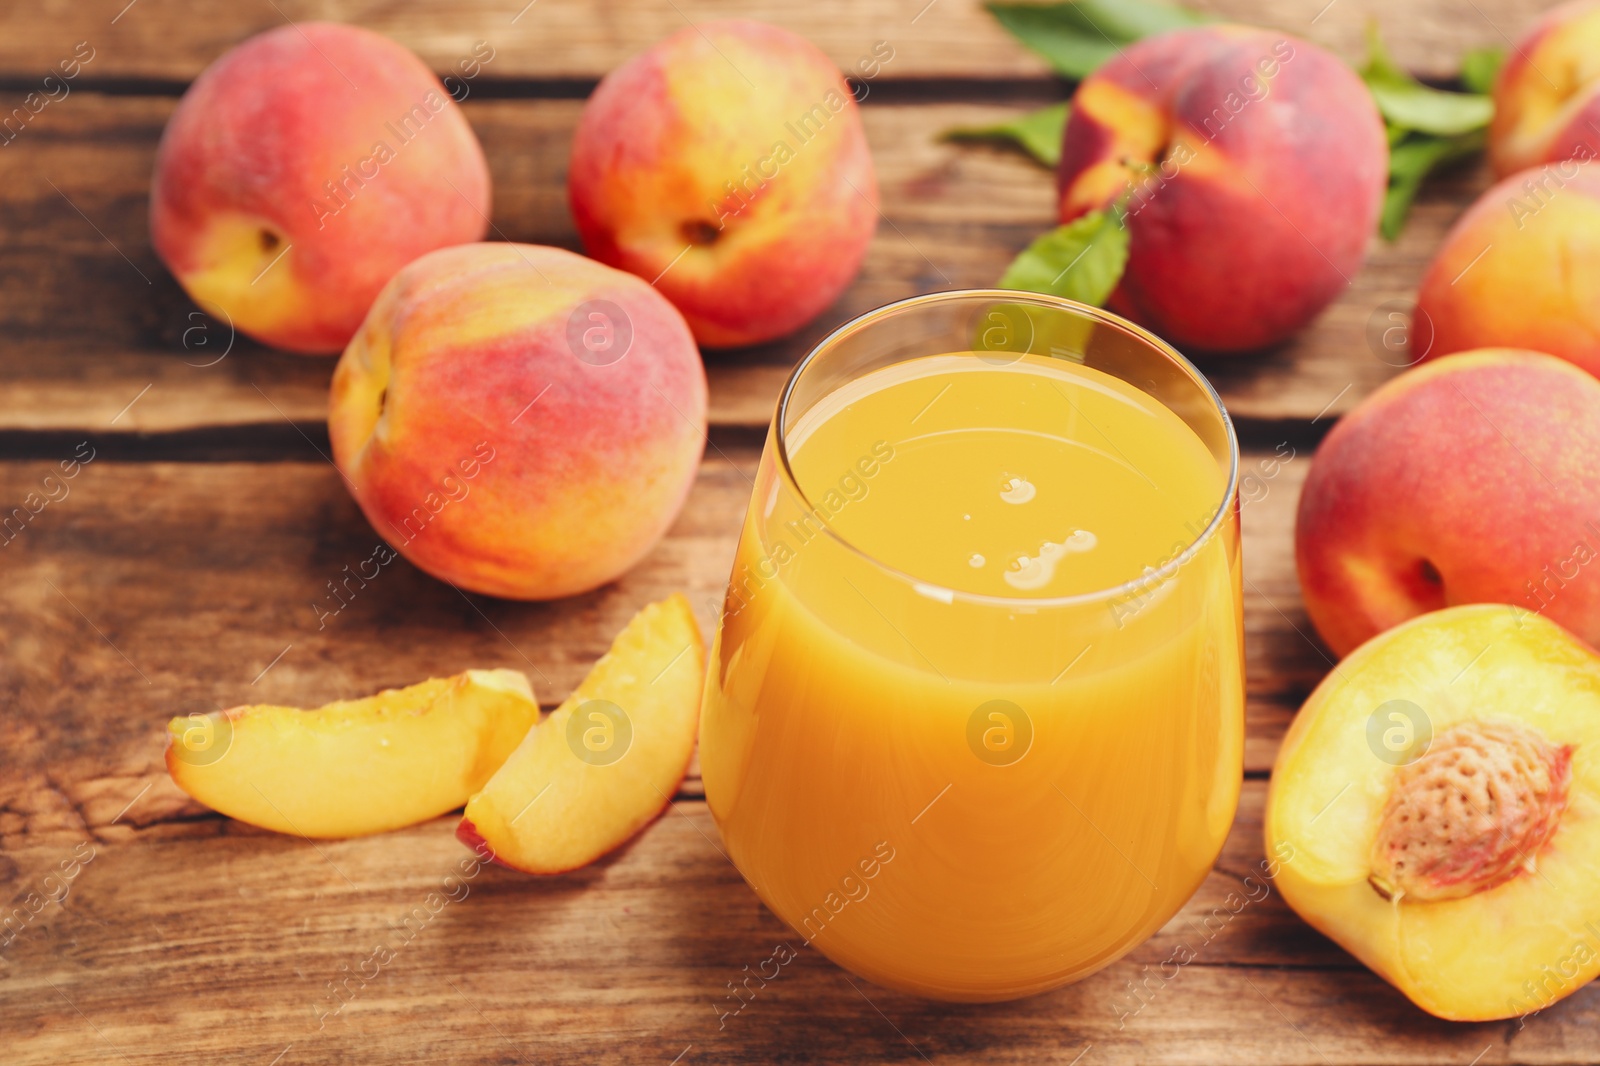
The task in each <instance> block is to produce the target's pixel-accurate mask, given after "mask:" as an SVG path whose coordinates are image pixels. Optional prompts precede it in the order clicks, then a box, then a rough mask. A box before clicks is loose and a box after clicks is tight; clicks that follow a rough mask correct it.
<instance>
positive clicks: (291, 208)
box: [150, 22, 489, 353]
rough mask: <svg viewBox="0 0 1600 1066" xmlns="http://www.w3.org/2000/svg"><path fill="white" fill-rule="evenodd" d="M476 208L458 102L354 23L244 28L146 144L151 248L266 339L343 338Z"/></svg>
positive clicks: (330, 348)
mask: <svg viewBox="0 0 1600 1066" xmlns="http://www.w3.org/2000/svg"><path fill="white" fill-rule="evenodd" d="M488 224H489V170H488V165H487V164H486V163H485V162H484V158H483V150H482V149H481V148H480V147H479V146H478V140H477V138H476V137H475V136H473V133H472V129H471V127H469V126H468V125H467V120H466V119H465V118H464V117H463V116H462V114H461V110H460V108H458V107H457V106H456V104H455V101H453V100H452V99H451V98H450V94H449V93H447V92H446V91H445V89H444V86H443V85H441V84H440V82H439V79H438V78H436V77H435V76H434V75H433V73H432V72H431V71H430V70H428V68H427V67H426V66H425V65H423V62H422V60H420V59H418V58H417V57H416V56H415V55H413V54H412V53H411V52H409V51H407V50H406V49H405V48H403V47H401V46H400V45H398V44H396V43H395V42H393V41H391V40H389V39H388V38H386V37H382V36H380V35H378V34H376V33H372V32H371V31H369V30H364V29H360V28H359V27H356V26H341V25H335V24H333V23H326V22H305V23H297V24H294V25H289V26H281V27H279V28H277V29H275V30H270V31H268V32H266V33H263V34H260V35H259V36H256V37H252V38H250V40H248V41H246V42H245V43H243V44H241V45H239V46H238V47H237V48H235V49H233V50H232V51H230V52H228V53H227V54H226V55H224V56H223V57H222V58H221V59H219V60H217V61H216V62H215V63H213V64H211V66H210V67H208V68H206V70H205V72H204V73H203V74H201V75H200V77H199V78H198V79H197V80H196V81H195V83H194V84H193V85H192V86H190V87H189V91H188V92H186V93H184V95H183V99H182V100H181V101H180V102H179V103H178V107H177V110H176V111H174V112H173V114H172V119H171V121H169V122H168V123H167V128H166V132H165V133H163V134H162V137H161V145H160V148H159V149H158V151H157V153H156V167H155V179H154V188H153V189H152V190H151V194H150V234H151V238H152V239H153V241H154V243H155V248H156V252H157V253H158V254H159V255H160V256H161V259H162V261H163V262H165V263H166V264H167V267H168V268H169V269H170V270H171V271H172V273H173V274H174V275H176V276H177V279H178V281H179V282H180V283H181V284H182V285H183V287H184V289H185V290H187V291H188V293H189V295H190V296H191V297H193V298H194V300H195V302H196V303H198V304H199V305H200V306H201V307H202V308H203V309H205V310H206V311H207V312H208V313H210V314H213V315H219V316H222V317H226V318H227V319H229V320H230V321H231V322H232V324H233V325H235V326H236V327H238V328H239V329H240V330H242V331H243V332H245V333H247V334H249V335H251V336H253V337H255V338H256V339H258V340H260V341H262V342H264V343H266V344H270V345H273V346H275V347H278V348H288V349H291V350H293V351H297V352H308V353H317V352H337V351H339V350H340V349H341V348H343V347H344V346H345V345H346V344H347V343H348V342H349V340H350V338H351V337H352V336H353V335H354V334H355V331H356V327H357V326H359V325H360V324H361V319H362V317H363V316H364V315H365V314H366V313H367V308H368V307H370V306H371V305H372V301H373V298H374V297H376V296H377V295H378V290H379V289H381V288H383V285H384V283H385V282H387V281H388V280H389V279H390V278H391V277H393V276H394V272H395V271H397V270H399V269H400V268H401V267H403V266H405V265H406V264H407V263H409V262H410V261H411V260H413V259H415V258H416V257H417V256H419V255H421V254H423V253H424V252H428V251H432V250H433V249H435V248H442V247H445V246H447V245H452V244H463V243H466V242H468V241H476V240H481V239H482V238H483V235H484V234H485V232H487V229H488Z"/></svg>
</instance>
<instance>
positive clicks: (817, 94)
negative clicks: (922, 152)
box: [567, 21, 878, 347]
mask: <svg viewBox="0 0 1600 1066" xmlns="http://www.w3.org/2000/svg"><path fill="white" fill-rule="evenodd" d="M567 190H568V195H569V197H570V198H571V201H572V211H573V214H574V216H575V217H576V219H577V223H578V231H579V233H581V234H582V236H583V243H584V247H585V248H586V249H587V250H588V252H589V254H591V255H593V256H594V257H595V258H596V259H599V260H600V261H601V262H603V263H608V264H610V265H611V266H614V267H619V268H621V269H623V270H627V271H631V272H632V273H634V274H637V275H639V276H640V277H642V278H645V279H646V280H648V281H651V282H652V283H653V284H655V285H656V287H657V288H659V289H660V290H661V291H662V292H663V293H664V294H665V295H666V296H667V298H668V299H670V300H671V301H672V302H673V303H674V304H676V305H677V307H678V309H679V310H680V311H682V312H683V315H684V317H685V318H686V319H688V321H689V325H690V326H691V327H692V328H693V330H694V335H695V337H696V339H697V340H699V342H700V343H701V344H704V345H707V346H709V347H733V346H738V345H746V344H756V343H759V342H761V341H767V340H771V339H773V338H775V337H781V336H783V335H784V334H786V333H791V332H793V331H794V330H796V329H798V328H800V327H801V326H802V325H804V324H805V323H807V322H809V321H810V320H811V319H813V318H815V317H816V316H817V315H818V314H820V313H821V312H822V311H823V310H824V309H825V308H827V307H828V305H829V304H831V303H833V301H834V300H835V299H837V298H838V296H839V294H840V293H841V292H843V291H844V289H845V287H846V286H847V285H849V284H850V281H851V279H853V278H854V277H855V275H856V272H857V270H859V269H860V266H861V261H862V258H863V257H864V256H865V255H866V250H867V245H868V244H869V243H870V242H871V240H872V234H873V230H874V228H875V227H876V224H877V220H878V209H877V203H878V186H877V179H876V177H875V176H874V173H873V169H872V158H871V156H870V155H869V154H868V152H867V140H866V135H865V133H864V132H863V131H862V126H861V116H860V112H859V111H858V110H857V108H856V102H855V99H854V98H853V96H852V95H851V90H850V88H849V86H848V85H847V84H846V82H845V79H844V77H843V75H841V74H840V72H839V69H838V68H837V67H836V66H834V64H833V62H832V61H831V60H829V59H828V57H827V56H825V55H823V54H822V52H821V51H819V50H818V49H817V48H816V47H815V46H814V45H812V44H810V43H808V42H807V41H805V40H803V39H802V38H800V37H797V36H795V35H794V34H792V33H790V32H788V31H787V30H782V29H779V28H777V27H775V26H768V25H765V24H762V23H759V22H748V21H726V22H708V23H703V24H701V25H700V26H698V27H689V28H685V29H684V30H683V31H682V32H680V33H676V34H674V35H672V36H671V37H668V38H667V39H666V40H664V41H662V42H660V43H659V44H656V45H655V46H653V47H651V48H650V49H648V50H646V51H645V52H644V53H643V54H641V55H639V56H636V57H635V58H633V59H632V60H630V61H628V62H627V63H625V64H623V65H622V66H621V67H619V68H617V69H616V70H614V71H612V72H611V73H610V74H608V75H606V77H605V78H604V79H603V80H602V81H601V82H600V85H599V87H598V88H596V89H595V91H594V95H593V96H591V97H590V98H589V102H588V104H587V105H586V106H585V107H584V110H583V117H582V119H581V120H580V121H579V123H578V131H577V134H576V136H575V137H574V139H573V145H572V163H571V167H570V170H569V171H568V179H567Z"/></svg>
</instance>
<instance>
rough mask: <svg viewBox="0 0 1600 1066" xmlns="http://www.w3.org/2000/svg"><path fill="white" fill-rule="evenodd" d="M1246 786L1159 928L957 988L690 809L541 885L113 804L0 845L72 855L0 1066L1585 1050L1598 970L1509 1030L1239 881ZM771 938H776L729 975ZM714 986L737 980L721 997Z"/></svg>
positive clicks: (1079, 1058) (14, 1003)
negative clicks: (787, 898) (860, 973)
mask: <svg viewBox="0 0 1600 1066" xmlns="http://www.w3.org/2000/svg"><path fill="white" fill-rule="evenodd" d="M1264 792H1265V788H1264V785H1263V784H1262V783H1261V782H1247V783H1246V786H1245V791H1244V796H1243V799H1242V803H1241V811H1240V816H1239V819H1238V822H1237V823H1236V825H1235V827H1234V831H1233V833H1232V835H1231V836H1230V838H1229V840H1228V843H1227V845H1226V847H1225V849H1224V853H1223V856H1222V858H1221V860H1220V861H1219V862H1218V864H1217V868H1216V871H1215V872H1214V873H1213V874H1212V875H1211V877H1210V878H1209V879H1208V880H1207V882H1206V883H1205V884H1204V885H1203V887H1202V888H1201V890H1200V892H1199V893H1198V894H1197V895H1196V897H1195V898H1194V900H1192V901H1191V902H1190V903H1189V904H1188V905H1187V906H1186V907H1185V908H1184V909H1183V911H1182V912H1181V913H1180V914H1179V915H1178V916H1177V917H1175V918H1174V919H1173V920H1172V922H1170V923H1169V924H1168V925H1167V926H1166V927H1165V928H1164V929H1162V930H1161V932H1160V933H1158V934H1157V935H1156V936H1155V937H1154V938H1152V939H1151V940H1150V941H1148V942H1147V943H1145V944H1144V945H1142V946H1141V947H1139V948H1138V949H1136V950H1135V951H1134V952H1133V953H1132V954H1131V955H1130V956H1128V957H1127V958H1126V959H1124V960H1122V961H1121V962H1119V963H1117V964H1115V965H1113V966H1112V967H1110V968H1108V969H1107V970H1105V971H1102V972H1101V973H1100V974H1097V975H1095V976H1094V977H1091V978H1090V979H1088V980H1086V981H1084V982H1081V983H1079V984H1077V985H1074V986H1070V987H1068V988H1065V989H1061V990H1058V991H1056V992H1052V993H1048V994H1045V995H1042V996H1037V997H1034V998H1031V999H1027V1000H1023V1001H1021V1002H1016V1003H1008V1004H995V1005H988V1006H981V1007H960V1006H950V1005H947V1004H938V1003H930V1002H925V1001H920V1000H915V999H912V998H910V997H907V996H903V995H900V994H898V993H894V992H890V991H887V990H885V989H882V988H878V987H877V986H874V985H871V984H868V983H866V982H863V981H860V980H859V979H856V978H852V977H850V976H848V975H847V974H846V973H845V972H844V971H841V970H839V969H837V968H836V967H834V966H833V965H832V964H831V963H829V962H828V961H827V960H826V959H825V958H823V957H822V956H821V955H820V954H819V953H818V952H817V951H815V950H813V949H810V948H809V947H807V946H805V945H804V941H803V940H802V939H801V938H800V937H798V936H797V935H796V934H795V933H793V932H792V931H790V930H788V929H787V928H785V927H784V926H783V925H782V924H781V923H780V922H779V921H778V920H777V919H776V918H774V917H773V916H772V915H771V914H770V913H768V912H767V911H766V910H765V909H764V908H763V907H762V906H761V905H760V903H759V902H758V901H757V899H756V897H755V895H754V894H753V893H752V892H751V891H750V890H749V889H748V888H747V887H746V886H745V884H744V883H743V882H742V880H741V879H740V878H739V876H738V874H737V873H736V871H735V870H734V869H733V868H732V866H731V865H730V864H729V863H728V862H727V860H726V858H725V857H724V856H723V855H722V854H721V853H720V848H719V845H718V844H717V840H718V838H717V832H716V828H715V825H714V824H713V822H712V820H711V818H710V816H709V814H708V812H707V811H706V809H705V806H704V804H703V803H700V802H697V801H679V802H677V803H675V804H674V805H673V809H672V810H670V811H669V812H668V813H667V814H665V815H664V816H663V817H662V818H661V819H660V820H659V821H657V822H656V823H655V824H654V825H653V826H651V827H650V828H649V829H647V830H646V831H645V833H644V834H643V835H642V837H641V838H640V839H639V840H638V841H637V842H636V843H634V844H633V845H631V846H630V847H628V848H626V849H625V850H623V851H622V852H621V853H619V854H617V855H615V856H613V857H610V858H608V859H606V860H602V861H601V862H600V863H598V864H596V865H594V866H591V867H589V868H586V869H584V870H580V871H577V872H575V873H572V874H569V875H565V876H562V877H555V878H529V877H526V876H523V875H520V874H516V873H513V872H511V871H506V870H499V869H495V868H484V869H482V870H481V871H476V872H473V874H472V876H466V875H465V873H464V872H463V870H462V869H461V867H460V865H459V864H460V863H461V861H462V860H463V859H465V858H466V857H467V852H466V850H465V849H464V848H463V847H462V846H461V845H460V844H459V843H457V842H456V841H455V840H454V839H453V837H452V836H451V828H452V825H453V823H452V822H451V821H450V820H449V819H441V820H439V821H435V822H433V823H429V824H427V825H424V826H419V827H416V828H413V829H410V830H406V831H403V832H399V833H393V834H387V835H382V836H377V837H370V838H366V839H364V840H355V841H348V842H333V843H323V844H320V845H312V844H310V843H308V842H305V841H300V840H295V839H292V838H287V837H281V836H274V835H271V834H264V833H260V832H257V831H253V830H249V829H248V828H247V827H239V826H236V825H232V824H229V823H225V822H221V821H213V822H208V823H200V824H190V825H184V826H168V827H160V828H158V829H144V830H140V829H134V828H130V827H126V826H116V827H112V828H111V829H109V830H107V831H104V832H103V833H101V834H99V835H96V836H93V837H86V836H82V835H80V836H79V837H77V838H75V839H71V840H62V841H60V842H58V843H55V844H52V845H51V846H48V847H42V848H30V849H28V850H26V851H16V852H10V853H8V855H7V856H6V858H5V862H3V863H0V887H3V889H4V891H5V894H6V898H25V895H26V893H28V892H30V891H31V892H40V891H49V889H46V888H44V886H45V884H46V882H45V881H44V877H45V875H46V874H47V873H48V872H50V871H51V870H53V869H55V868H57V866H58V864H59V863H60V861H61V860H63V859H67V858H70V856H72V854H73V848H74V847H78V848H80V849H82V848H91V849H93V850H92V857H90V858H89V861H88V863H87V864H86V865H82V866H81V867H80V868H79V869H78V871H77V876H76V877H75V878H74V879H73V880H72V881H71V882H70V883H69V884H68V886H67V887H68V890H67V894H66V895H65V897H64V899H63V901H62V902H61V903H60V904H59V905H57V904H50V905H48V906H47V907H46V908H45V909H44V910H43V911H41V912H40V913H39V914H38V915H37V916H36V917H34V918H33V919H32V920H31V922H30V923H28V924H27V925H26V926H25V927H24V928H23V930H22V932H21V934H20V935H19V936H18V937H17V939H16V941H15V942H14V943H13V944H11V945H10V947H9V948H8V949H6V950H5V952H4V954H3V956H0V958H3V959H4V964H3V966H0V973H4V974H5V978H4V980H0V1011H3V1016H4V1017H5V1019H6V1031H7V1032H6V1044H7V1046H6V1061H7V1062H8V1063H11V1064H14V1066H32V1064H41V1066H42V1064H46V1063H48V1064H51V1066H57V1064H62V1063H103V1062H106V1061H113V1060H114V1061H120V1062H126V1063H129V1064H137V1063H152V1064H154V1063H163V1064H164V1063H169V1062H174V1061H180V1062H224V1061H227V1062H233V1061H244V1062H259V1063H263V1064H266V1063H273V1062H278V1063H283V1064H285V1066H289V1064H292V1066H309V1064H320V1063H344V1062H361V1061H375V1060H377V1059H379V1058H381V1059H382V1060H383V1061H390V1062H418V1063H421V1062H427V1063H483V1062H505V1063H512V1062H540V1063H585V1064H588V1063H627V1064H630V1066H631V1064H636V1063H669V1062H672V1061H675V1060H676V1061H681V1062H686V1063H694V1062H799V1061H806V1062H844V1061H848V1062H861V1063H891V1062H892V1063H907V1062H917V1061H922V1060H923V1059H926V1060H927V1061H930V1062H934V1061H937V1062H963V1063H1023V1062H1050V1063H1060V1064H1067V1063H1073V1062H1083V1063H1131V1062H1143V1063H1216V1062H1261V1063H1306V1064H1345V1063H1415V1062H1456V1063H1468V1062H1473V1061H1476V1062H1479V1063H1506V1062H1541V1063H1586V1062H1593V1061H1594V1058H1595V1054H1596V1052H1597V1050H1600V1042H1597V1039H1596V1036H1595V1028H1594V1027H1595V1024H1596V1022H1597V1021H1600V991H1597V990H1596V989H1594V988H1590V989H1588V990H1585V991H1583V992H1579V993H1578V994H1576V995H1575V996H1573V997H1571V998H1570V999H1568V1000H1567V1001H1565V1002H1564V1003H1562V1004H1560V1005H1558V1006H1557V1007H1555V1008H1554V1009H1552V1010H1550V1011H1548V1012H1546V1013H1544V1014H1542V1015H1540V1016H1537V1017H1534V1018H1531V1019H1528V1021H1527V1025H1526V1028H1521V1029H1519V1028H1518V1026H1517V1023H1515V1022H1512V1023H1505V1024H1500V1025H1452V1024H1449V1023H1445V1022H1441V1021H1438V1020H1436V1019H1433V1018H1430V1017H1428V1016H1426V1015H1424V1014H1423V1013H1422V1012H1421V1011H1419V1010H1417V1009H1416V1008H1414V1007H1412V1006H1411V1005H1410V1004H1409V1003H1407V1002H1406V1001H1405V1000H1404V999H1403V998H1402V997H1401V996H1400V995H1399V994H1398V993H1396V992H1395V991H1393V990H1392V989H1391V988H1390V987H1389V986H1388V985H1386V984H1384V983H1383V982H1382V981H1380V980H1379V979H1378V978H1377V977H1375V976H1374V975H1372V974H1371V973H1369V972H1368V971H1367V970H1365V969H1364V968H1362V967H1360V966H1359V965H1357V964H1356V963H1355V962H1354V960H1352V959H1350V958H1349V957H1348V956H1347V955H1345V954H1344V953H1343V952H1342V951H1340V950H1339V949H1337V948H1335V947H1334V946H1333V945H1331V944H1330V943H1328V942H1327V941H1325V940H1324V939H1322V938H1321V937H1320V936H1318V935H1317V934H1315V933H1314V932H1312V931H1311V930H1310V929H1309V927H1307V926H1305V925H1304V924H1303V923H1301V922H1300V921H1299V919H1298V918H1296V917H1295V916H1294V915H1293V914H1292V913H1291V912H1290V911H1289V910H1288V909H1287V908H1286V907H1285V906H1284V904H1283V903H1282V900H1281V898H1280V897H1279V896H1278V894H1277V893H1276V892H1275V891H1269V892H1267V893H1266V894H1265V895H1263V892H1262V887H1261V885H1262V883H1261V882H1260V880H1259V879H1256V880H1254V881H1252V882H1250V883H1249V884H1246V883H1245V881H1244V878H1245V877H1246V876H1250V875H1252V874H1254V873H1255V872H1256V871H1257V870H1259V868H1260V867H1259V864H1260V862H1261V861H1262V860H1261V852H1262V848H1261V843H1260V826H1261V810H1262V801H1263V796H1264ZM901 846H903V847H914V846H915V841H906V842H904V843H903V844H902V845H901ZM79 854H80V855H81V856H90V855H91V853H90V852H89V851H87V850H80V852H79ZM469 870H470V867H469ZM893 873H894V869H893V867H892V866H890V867H886V868H885V869H884V872H883V874H881V875H880V876H884V877H891V876H893ZM58 883H59V882H54V883H53V884H58ZM54 891H55V892H56V894H60V891H61V890H60V889H59V888H57V889H55V890H54ZM430 897H431V898H430ZM1252 897H1253V899H1252ZM871 901H872V897H871V896H870V895H869V896H868V897H866V898H865V899H864V900H863V901H862V902H861V903H860V904H859V905H861V906H871V905H872V902H871ZM408 921H409V924H405V923H407V922H408ZM780 944H785V945H788V946H789V949H790V950H791V951H792V952H793V953H794V956H795V957H794V958H793V960H792V961H790V962H788V964H787V965H785V966H782V967H781V968H779V969H778V970H777V973H778V976H777V977H775V978H772V979H771V980H769V981H767V982H766V983H765V984H764V986H762V985H761V984H759V983H758V982H756V981H752V982H751V984H749V985H748V986H745V985H743V984H742V982H743V981H744V980H745V977H746V975H747V973H756V972H757V971H758V968H759V966H760V964H761V963H762V961H763V960H768V959H771V958H772V957H773V953H774V951H775V949H776V947H777V946H778V945H780ZM379 947H383V948H384V949H386V951H387V955H386V956H375V955H374V952H375V950H376V949H377V948H379ZM1185 950H1186V951H1187V952H1192V953H1193V956H1194V958H1193V961H1192V962H1190V963H1188V964H1187V965H1185V966H1182V967H1178V968H1174V967H1173V965H1172V964H1171V963H1170V962H1169V960H1171V959H1173V958H1175V957H1183V953H1184V952H1185ZM780 957H784V958H787V956H786V955H785V956H780ZM374 958H378V959H386V960H387V961H385V962H369V961H368V960H370V959H374ZM242 959H248V960H249V963H248V965H241V964H240V963H241V960H242ZM766 972H768V973H771V972H773V967H772V965H771V964H769V965H768V966H767V970H766ZM335 983H339V984H340V985H341V986H342V988H343V991H342V992H341V993H338V997H337V998H335V993H334V992H333V991H332V986H333V985H334V984H335ZM734 985H737V986H739V987H740V988H741V990H742V989H744V988H749V989H751V990H752V991H751V992H743V991H741V995H742V996H743V999H744V1000H745V1001H746V1005H745V1006H744V1007H743V1008H742V1009H740V1010H739V1011H738V1013H731V1012H732V1011H734V1010H735V1009H736V1007H737V1003H738V1001H736V1000H734V999H732V998H731V995H732V993H731V991H730V986H734ZM1135 989H1140V990H1141V991H1139V992H1138V995H1137V998H1135V992H1134V990H1135ZM341 1002H342V1003H344V1006H343V1008H342V1009H341V1010H339V1011H338V1013H332V1014H330V1013H328V1012H330V1011H332V1010H334V1008H335V1007H336V1006H338V1004H340V1003H341ZM1088 1047H1092V1050H1091V1051H1090V1052H1089V1053H1088V1054H1087V1055H1085V1049H1086V1048H1088ZM375 1049H381V1050H375Z"/></svg>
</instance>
